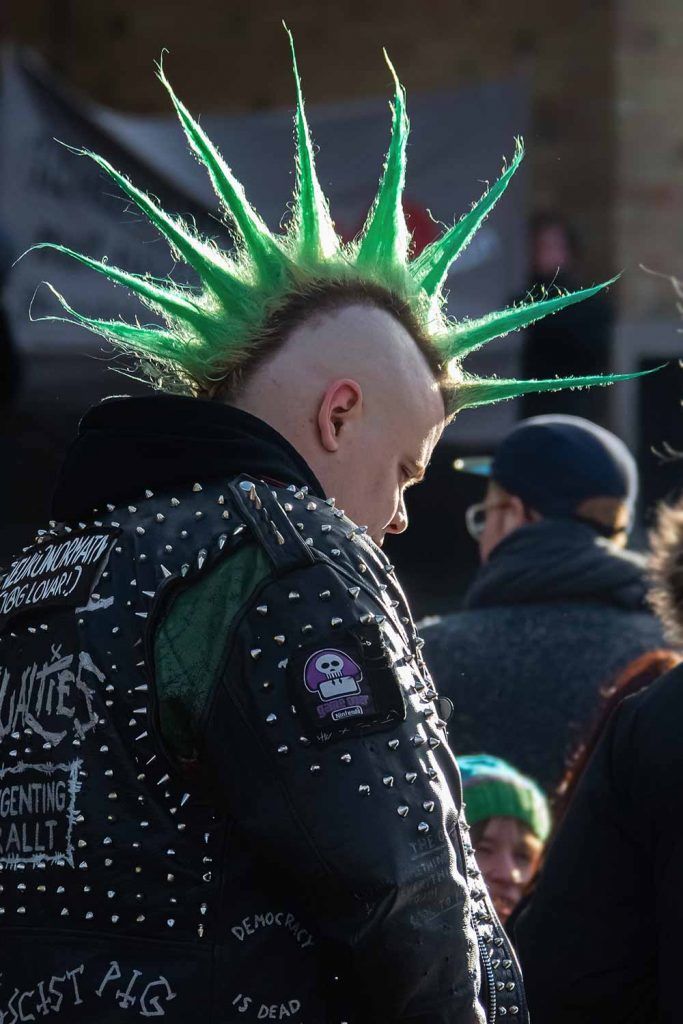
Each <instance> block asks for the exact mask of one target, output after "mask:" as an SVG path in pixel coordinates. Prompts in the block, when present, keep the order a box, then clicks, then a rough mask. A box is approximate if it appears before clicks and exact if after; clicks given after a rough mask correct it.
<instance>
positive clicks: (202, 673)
mask: <svg viewBox="0 0 683 1024" xmlns="http://www.w3.org/2000/svg"><path fill="white" fill-rule="evenodd" d="M271 569H272V566H271V563H270V561H269V560H268V558H267V556H266V554H265V552H264V551H263V550H262V549H261V548H260V547H259V546H258V545H255V544H248V545H243V546H242V547H240V548H239V549H238V550H237V551H236V552H235V553H234V554H233V555H231V556H230V557H228V558H226V559H224V560H222V561H221V562H219V564H218V565H217V566H216V567H215V568H214V569H213V570H211V572H209V573H208V574H207V575H205V576H202V577H201V578H200V579H199V580H198V581H197V582H196V583H195V584H193V585H192V586H190V587H188V588H187V589H184V590H182V591H180V592H179V594H178V596H177V597H176V598H175V600H174V601H173V603H172V604H171V606H170V609H169V610H168V612H167V614H166V615H165V616H164V618H163V620H162V622H161V624H160V625H159V626H158V628H157V631H156V634H155V637H154V665H155V686H156V691H157V699H158V704H159V723H160V727H161V734H162V738H163V740H164V742H165V743H166V744H167V745H168V747H169V750H170V751H171V752H172V753H173V754H175V755H176V756H178V757H182V758H191V757H192V756H193V755H194V754H195V753H196V749H197V742H196V737H197V727H198V723H199V721H200V719H201V716H202V713H203V711H204V709H205V707H206V705H207V702H208V700H209V698H210V695H211V693H212V692H213V689H214V686H215V684H216V681H217V674H218V671H219V666H220V664H221V660H222V657H223V654H224V651H225V644H226V641H227V638H228V634H229V631H230V627H231V625H232V623H233V621H234V619H235V617H236V615H238V613H239V612H240V610H241V609H242V607H243V606H244V604H245V603H246V602H247V601H248V600H249V598H250V597H251V595H252V594H253V592H254V590H255V589H256V587H257V586H258V584H259V583H260V582H261V580H263V579H265V577H266V576H268V575H269V573H270V572H271Z"/></svg>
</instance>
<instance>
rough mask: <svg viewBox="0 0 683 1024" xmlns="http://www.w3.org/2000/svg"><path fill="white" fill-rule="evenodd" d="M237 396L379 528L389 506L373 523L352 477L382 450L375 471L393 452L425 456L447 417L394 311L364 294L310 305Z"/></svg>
mask: <svg viewBox="0 0 683 1024" xmlns="http://www.w3.org/2000/svg"><path fill="white" fill-rule="evenodd" d="M233 404H235V405H236V406H238V407H239V408H242V409H245V410H246V411H247V412H250V413H252V414H253V415H255V416H258V417H260V418H261V419H263V420H265V421H266V422H267V423H269V424H270V425H271V426H272V427H274V428H275V429H276V430H278V431H279V432H280V433H281V434H282V435H283V436H284V437H286V438H287V440H288V441H289V442H290V443H291V444H292V445H294V447H295V448H296V449H297V450H298V451H299V452H300V453H301V455H302V456H303V457H304V458H305V459H306V460H307V462H308V463H309V465H310V466H311V468H312V469H313V471H314V472H315V473H316V475H317V476H318V478H319V479H320V481H321V483H322V484H323V486H324V487H325V489H326V491H327V493H328V494H333V495H334V496H335V497H337V498H338V499H339V500H340V501H343V502H344V503H345V506H346V508H347V511H349V512H351V511H353V512H354V514H355V516H356V517H357V516H359V515H361V514H362V513H365V515H364V518H365V520H366V522H368V521H369V522H370V523H371V524H372V525H374V527H375V529H374V533H375V535H380V534H381V536H382V537H383V535H384V532H386V531H387V530H390V529H393V528H392V526H391V521H392V516H395V515H397V514H398V513H397V512H396V509H394V508H392V509H389V512H391V515H390V516H389V518H388V519H387V521H386V522H379V521H377V522H375V523H373V519H375V516H374V511H373V509H372V508H368V509H367V510H366V508H364V504H365V503H364V501H363V500H362V498H361V496H360V495H359V494H357V493H356V491H357V488H356V485H355V484H354V480H355V481H359V480H362V479H364V478H365V480H366V483H367V482H368V468H369V467H371V466H372V463H373V461H379V460H382V465H381V466H379V465H378V467H377V474H378V475H379V474H381V472H384V468H385V464H388V463H389V462H390V461H391V462H392V463H393V462H396V463H397V465H399V464H400V465H403V464H404V463H412V464H414V465H417V466H422V465H423V464H424V460H425V459H426V460H427V461H428V459H429V457H430V456H431V451H432V449H433V447H434V444H435V443H436V440H437V439H438V436H440V433H441V431H442V429H443V426H444V422H445V419H446V411H445V408H444V401H443V397H442V394H441V390H440V386H439V382H438V381H437V379H436V377H435V375H434V371H433V368H432V367H430V366H429V364H428V362H427V360H426V358H425V356H424V354H423V352H422V350H421V348H420V346H419V345H418V344H417V343H416V340H415V338H413V337H412V336H411V334H410V333H409V331H408V330H407V329H406V327H405V326H404V325H403V324H402V323H400V322H399V320H398V319H397V318H396V317H395V316H393V315H392V314H391V313H389V312H387V311H386V310H384V309H381V308H378V307H377V306H376V305H373V304H371V303H365V302H352V303H350V304H348V305H345V306H341V307H340V308H335V309H331V310H323V311H320V312H313V313H312V314H311V315H310V316H309V317H308V318H307V319H306V320H305V321H304V323H302V324H300V325H299V326H298V327H296V328H295V329H294V330H293V331H292V332H291V334H290V335H289V336H288V338H287V340H286V342H285V343H284V344H283V345H281V346H280V347H279V348H278V349H277V350H276V351H275V352H274V354H273V355H272V356H271V357H270V358H269V359H267V360H266V361H265V362H264V363H263V364H262V365H261V366H259V367H258V369H257V370H256V371H255V372H254V374H253V375H252V376H250V378H249V379H248V380H247V381H246V382H245V386H244V388H243V389H242V391H241V392H240V394H239V395H238V396H236V398H234V399H233ZM327 420H329V421H330V424H331V426H330V427H329V430H328V427H327V426H326V423H327ZM394 449H395V452H394ZM397 472H402V470H401V469H400V466H399V469H397ZM349 495H350V496H351V500H349V497H347V496H349ZM383 516H384V512H380V515H379V519H380V520H381V519H382V518H383ZM352 518H354V516H352ZM401 528H403V527H401ZM394 532H398V528H396V529H395V530H394Z"/></svg>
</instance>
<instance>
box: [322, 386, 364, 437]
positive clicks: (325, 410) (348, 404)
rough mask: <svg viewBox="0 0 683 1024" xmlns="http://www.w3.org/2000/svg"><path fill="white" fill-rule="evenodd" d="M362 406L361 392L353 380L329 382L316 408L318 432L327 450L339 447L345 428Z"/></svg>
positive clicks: (358, 413) (356, 416)
mask: <svg viewBox="0 0 683 1024" xmlns="http://www.w3.org/2000/svg"><path fill="white" fill-rule="evenodd" d="M362 407H363V392H362V390H361V387H360V384H358V383H356V381H354V380H338V381H334V382H333V383H332V384H330V385H329V386H328V388H327V390H326V391H325V394H324V395H323V398H322V401H321V403H320V407H319V409H318V434H319V437H320V443H321V444H322V446H323V448H324V449H325V451H327V452H336V451H338V449H339V443H340V439H341V437H342V434H343V432H344V430H345V428H346V427H347V426H348V425H349V423H350V422H351V421H352V420H355V419H357V418H358V417H359V416H360V414H361V412H362Z"/></svg>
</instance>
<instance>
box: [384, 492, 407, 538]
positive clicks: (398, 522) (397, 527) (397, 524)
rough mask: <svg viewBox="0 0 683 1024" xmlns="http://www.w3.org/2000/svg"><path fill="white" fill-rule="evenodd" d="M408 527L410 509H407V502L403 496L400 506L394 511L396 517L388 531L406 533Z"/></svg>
mask: <svg viewBox="0 0 683 1024" xmlns="http://www.w3.org/2000/svg"><path fill="white" fill-rule="evenodd" d="M407 529H408V511H407V509H406V505H405V502H404V500H403V498H401V500H400V502H399V505H398V508H397V509H396V512H395V513H394V518H393V519H392V520H391V522H390V523H389V525H388V527H387V533H405V532H406V530H407Z"/></svg>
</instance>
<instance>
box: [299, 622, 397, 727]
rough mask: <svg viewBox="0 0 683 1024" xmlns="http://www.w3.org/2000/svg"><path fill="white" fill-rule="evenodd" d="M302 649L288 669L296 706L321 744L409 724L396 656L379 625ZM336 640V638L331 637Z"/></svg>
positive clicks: (354, 630) (366, 626)
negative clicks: (328, 643)
mask: <svg viewBox="0 0 683 1024" xmlns="http://www.w3.org/2000/svg"><path fill="white" fill-rule="evenodd" d="M321 639H322V642H321V641H319V642H318V643H317V644H315V645H314V644H311V645H310V646H308V647H302V648H300V649H299V650H298V651H296V652H295V654H294V655H293V656H292V658H291V659H290V660H289V662H288V664H287V680H288V684H289V687H290V692H291V698H292V706H293V707H295V708H296V712H297V714H300V715H301V716H302V721H306V722H307V723H308V725H309V731H310V736H311V739H313V740H315V742H317V743H320V744H325V743H330V742H332V741H334V740H335V739H341V737H342V736H345V737H348V736H355V735H361V734H363V733H367V732H377V731H379V730H381V729H389V728H391V727H392V726H393V725H395V724H396V723H397V722H400V721H403V720H404V719H405V714H406V712H405V703H404V700H403V695H402V693H401V687H400V684H399V679H398V676H397V675H396V673H395V671H394V667H393V663H392V658H391V654H390V652H389V650H388V648H387V646H386V645H385V642H384V638H383V634H382V632H381V630H380V627H379V626H378V625H377V624H374V623H373V624H368V625H366V624H362V625H361V624H360V623H359V624H358V625H356V626H355V627H354V628H353V630H348V631H346V632H345V633H342V634H338V635H337V636H335V638H334V641H333V642H334V643H335V644H336V645H338V646H335V647H325V646H324V644H325V639H324V638H321ZM330 639H331V638H330Z"/></svg>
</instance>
